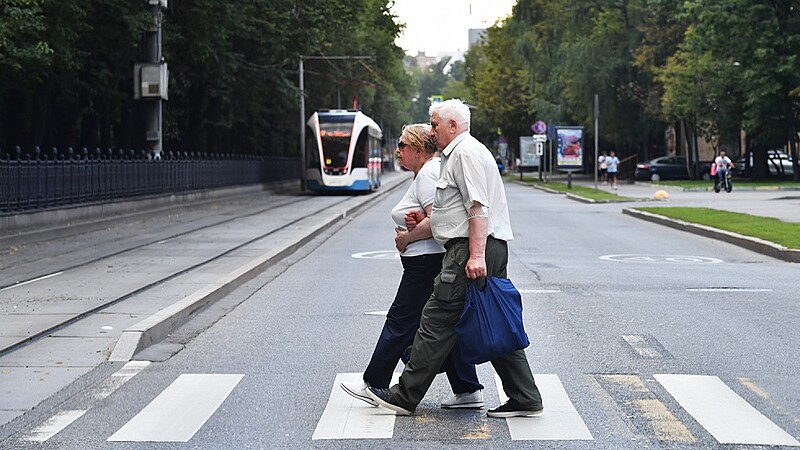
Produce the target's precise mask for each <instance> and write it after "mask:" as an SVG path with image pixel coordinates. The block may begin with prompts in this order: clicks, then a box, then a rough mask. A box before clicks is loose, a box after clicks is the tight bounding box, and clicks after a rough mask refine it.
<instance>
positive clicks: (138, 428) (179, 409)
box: [108, 374, 244, 442]
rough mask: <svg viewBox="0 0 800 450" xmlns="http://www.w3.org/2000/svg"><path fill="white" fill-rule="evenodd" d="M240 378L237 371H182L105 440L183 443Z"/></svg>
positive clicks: (212, 411)
mask: <svg viewBox="0 0 800 450" xmlns="http://www.w3.org/2000/svg"><path fill="white" fill-rule="evenodd" d="M243 377H244V375H237V374H183V375H181V376H179V377H178V378H177V379H176V380H175V381H173V382H172V384H170V385H169V386H168V387H167V388H166V389H164V391H163V392H162V393H161V394H159V395H158V397H156V398H155V399H153V401H152V402H150V404H149V405H147V406H146V407H145V408H144V409H143V410H142V411H141V412H139V414H137V415H136V416H135V417H134V418H133V419H131V420H130V421H128V423H126V424H125V425H124V426H123V427H122V428H120V429H119V430H118V431H117V432H116V433H114V434H113V435H112V436H111V437H110V438H108V441H112V442H119V441H133V442H187V441H188V440H189V439H191V438H192V436H194V435H195V433H197V431H198V430H200V428H201V427H202V426H203V424H205V423H206V421H208V419H209V418H210V417H211V416H212V415H213V414H214V412H215V411H216V410H217V408H219V406H220V405H221V404H222V402H223V401H224V400H225V399H226V398H227V397H228V395H230V393H231V391H233V389H234V388H235V387H236V385H237V384H239V381H241V379H242V378H243ZM176 418H180V420H176Z"/></svg>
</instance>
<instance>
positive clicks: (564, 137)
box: [556, 127, 583, 171]
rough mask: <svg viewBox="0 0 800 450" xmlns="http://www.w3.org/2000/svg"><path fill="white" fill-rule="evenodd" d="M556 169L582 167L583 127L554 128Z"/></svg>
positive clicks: (573, 169) (579, 168) (572, 169)
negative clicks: (556, 146) (556, 150)
mask: <svg viewBox="0 0 800 450" xmlns="http://www.w3.org/2000/svg"><path fill="white" fill-rule="evenodd" d="M556 139H557V144H558V153H557V154H556V158H557V161H556V163H557V164H558V170H566V171H579V170H582V169H583V127H558V129H557V130H556Z"/></svg>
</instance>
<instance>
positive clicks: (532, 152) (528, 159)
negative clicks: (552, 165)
mask: <svg viewBox="0 0 800 450" xmlns="http://www.w3.org/2000/svg"><path fill="white" fill-rule="evenodd" d="M519 156H520V164H519V165H520V166H523V167H539V156H538V155H537V154H536V142H534V141H533V136H520V137H519Z"/></svg>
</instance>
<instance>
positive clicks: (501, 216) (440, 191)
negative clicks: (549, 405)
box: [367, 99, 544, 417]
mask: <svg viewBox="0 0 800 450" xmlns="http://www.w3.org/2000/svg"><path fill="white" fill-rule="evenodd" d="M430 114H431V127H432V133H433V134H434V136H435V138H436V142H437V144H438V146H439V148H441V149H443V150H442V155H441V172H440V176H439V181H438V182H437V183H436V196H435V198H434V202H433V210H432V213H431V216H430V223H431V229H432V232H433V237H434V238H435V239H436V241H437V242H439V243H441V244H443V245H444V247H445V249H446V252H445V256H444V260H443V262H442V272H441V273H440V274H439V275H438V276H437V277H436V279H435V281H434V287H433V294H431V297H430V299H428V302H427V303H426V305H425V308H424V310H423V311H422V319H421V321H420V326H419V330H418V331H417V334H416V336H415V337H414V345H413V347H412V350H411V355H412V356H411V360H410V361H409V363H408V364H407V365H406V367H405V370H404V371H403V374H402V375H401V376H400V381H399V383H398V384H396V385H394V386H392V387H391V388H389V389H380V388H370V389H369V390H368V391H367V394H368V395H369V396H370V397H371V398H372V399H373V400H375V401H376V402H377V403H378V404H379V405H380V406H383V407H385V408H388V409H391V410H393V411H395V412H396V413H397V414H399V415H410V414H412V413H413V412H414V410H415V409H416V407H417V405H418V404H419V402H420V401H422V398H423V397H424V396H425V393H426V392H427V390H428V388H429V387H430V385H431V383H432V382H433V379H434V377H435V376H436V373H437V371H438V369H439V367H441V366H442V363H443V362H444V360H445V358H446V357H447V355H448V353H450V350H451V349H452V348H453V346H454V345H455V343H456V339H457V337H456V334H455V329H454V328H455V325H456V323H457V322H458V319H459V318H460V317H461V313H462V311H463V310H464V302H465V299H466V291H467V283H468V282H469V280H476V279H478V278H482V277H486V276H498V277H503V278H505V277H506V266H507V264H508V244H507V241H509V240H511V239H512V238H513V235H512V232H511V222H510V219H509V214H508V204H507V203H506V195H505V188H504V187H503V180H502V178H501V177H500V174H499V172H498V171H497V164H496V163H495V160H494V158H493V157H492V154H491V152H490V151H489V150H488V149H487V148H486V146H484V145H483V144H481V143H480V142H479V141H478V140H477V139H475V138H474V137H472V136H471V135H470V134H469V121H470V112H469V108H468V107H467V106H466V105H465V104H464V103H462V102H461V101H460V100H455V99H451V100H447V101H444V102H440V103H434V104H433V105H432V106H431V108H430ZM491 363H492V365H493V366H494V369H495V371H496V372H497V374H498V375H499V376H500V379H501V380H502V382H503V390H505V392H506V395H507V396H508V398H509V401H508V402H506V403H505V404H503V405H501V406H499V407H497V408H495V409H492V410H490V411H489V412H488V415H489V416H490V417H515V416H532V415H536V414H540V413H541V412H542V411H543V410H544V408H543V406H542V397H541V395H540V394H539V389H538V388H537V387H536V383H535V382H534V380H533V374H532V373H531V369H530V366H529V365H528V359H527V357H526V356H525V350H524V349H521V350H516V351H514V352H511V353H509V354H508V355H505V356H503V357H500V358H497V359H495V360H492V361H491Z"/></svg>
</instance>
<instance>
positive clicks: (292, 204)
mask: <svg viewBox="0 0 800 450" xmlns="http://www.w3.org/2000/svg"><path fill="white" fill-rule="evenodd" d="M314 198H316V197H309V198H304V199H298V198H290V199H286V200H284V201H281V202H279V203H272V204H270V205H269V206H268V207H264V208H260V209H258V210H256V211H249V212H246V213H243V214H238V215H236V216H234V217H229V218H225V219H223V220H217V221H214V222H212V223H208V224H204V225H202V226H197V227H192V228H191V229H187V230H183V231H181V232H178V233H173V234H170V235H168V236H158V237H155V238H153V239H149V240H147V241H146V242H144V243H140V244H137V245H133V246H130V247H126V248H124V249H121V250H119V251H114V252H111V253H107V254H103V255H102V256H99V257H97V258H93V259H91V260H87V261H82V262H80V263H78V264H74V265H70V266H63V267H61V268H57V269H53V268H50V269H49V270H48V272H49V273H45V274H37V275H36V276H33V277H31V278H28V279H25V280H19V281H17V282H14V283H11V284H5V285H3V286H0V293H2V292H3V291H9V290H12V289H14V288H16V287H20V286H23V285H27V284H30V283H35V282H38V281H42V280H45V279H47V278H49V277H54V276H56V275H61V274H64V273H66V272H70V271H75V270H78V269H81V268H87V267H90V266H92V265H96V264H98V263H100V262H102V261H106V260H112V259H114V258H119V257H123V256H125V255H129V254H132V253H134V252H136V251H137V250H143V249H146V248H147V247H149V246H154V245H160V244H163V243H165V242H168V241H171V240H175V239H179V238H187V237H189V236H191V235H192V234H198V235H199V234H200V233H203V232H208V231H209V230H213V229H215V228H221V227H224V226H225V225H229V224H232V223H235V222H237V221H241V220H244V219H248V218H252V217H256V216H258V215H261V214H266V213H269V212H271V211H274V210H276V209H278V208H282V207H288V208H296V207H297V205H298V204H299V203H302V202H306V201H310V200H312V199H314ZM348 200H349V198H343V199H340V200H338V201H335V202H333V203H331V204H327V205H323V206H322V207H321V208H314V209H313V210H312V211H311V212H310V213H307V214H303V215H301V216H299V217H295V218H294V219H292V220H290V221H288V222H286V223H283V224H281V225H279V226H277V227H273V228H271V229H270V230H269V231H266V232H264V233H259V234H257V235H255V236H254V237H252V238H249V239H246V240H245V241H243V242H241V243H239V244H236V245H233V246H231V247H229V248H227V249H226V250H224V251H222V252H220V253H217V254H215V255H213V256H210V257H204V258H203V260H202V261H200V262H197V263H195V264H192V265H190V266H187V267H183V268H181V269H178V270H177V271H175V272H173V273H171V274H168V275H166V276H163V277H160V278H158V279H156V280H154V281H152V282H149V283H146V284H144V285H142V286H140V287H138V288H137V289H134V290H132V291H130V292H127V293H125V294H123V295H118V296H115V297H114V298H111V299H109V300H108V301H104V302H103V303H102V304H99V305H97V306H96V307H92V308H85V309H83V310H82V311H80V312H78V313H76V314H73V315H70V316H69V317H67V318H65V319H64V320H63V321H60V322H58V323H56V324H54V325H51V326H46V327H44V328H42V329H39V330H36V331H34V332H33V333H31V334H30V335H28V336H26V337H25V338H24V339H20V340H19V341H16V342H14V343H12V344H10V345H6V346H4V347H3V348H0V356H4V355H7V354H9V353H12V352H14V351H16V350H18V349H20V348H22V347H24V346H26V345H29V344H31V343H33V342H36V341H38V340H40V339H42V338H44V337H46V336H49V335H52V334H53V333H56V332H58V331H59V330H62V329H64V328H66V327H68V326H70V325H72V324H74V323H76V322H78V321H80V320H82V319H84V318H86V317H89V316H91V315H93V314H97V313H99V312H102V311H103V310H106V309H108V308H110V307H112V306H114V305H117V304H119V303H122V302H124V301H125V300H128V299H130V298H132V297H135V296H137V295H141V294H142V293H144V292H146V291H148V290H151V289H153V288H155V287H157V286H160V285H162V284H164V283H167V282H169V281H171V280H174V279H176V278H178V277H180V276H182V275H185V274H188V273H190V272H193V271H196V270H198V269H200V268H202V267H204V266H207V265H209V264H210V263H213V262H215V261H218V260H220V259H221V258H224V257H226V256H228V255H231V254H232V253H234V252H236V251H239V250H242V249H244V248H246V247H247V246H250V245H253V244H254V243H256V242H258V241H260V240H262V239H265V238H269V237H270V236H272V235H273V234H275V233H278V232H280V231H283V230H286V229H288V228H290V227H292V226H294V225H295V224H297V223H298V222H300V221H303V220H305V219H308V218H309V217H312V216H314V215H318V214H320V213H321V212H325V211H330V210H331V209H334V208H336V207H339V206H341V205H342V204H343V203H345V202H347V201H348Z"/></svg>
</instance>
